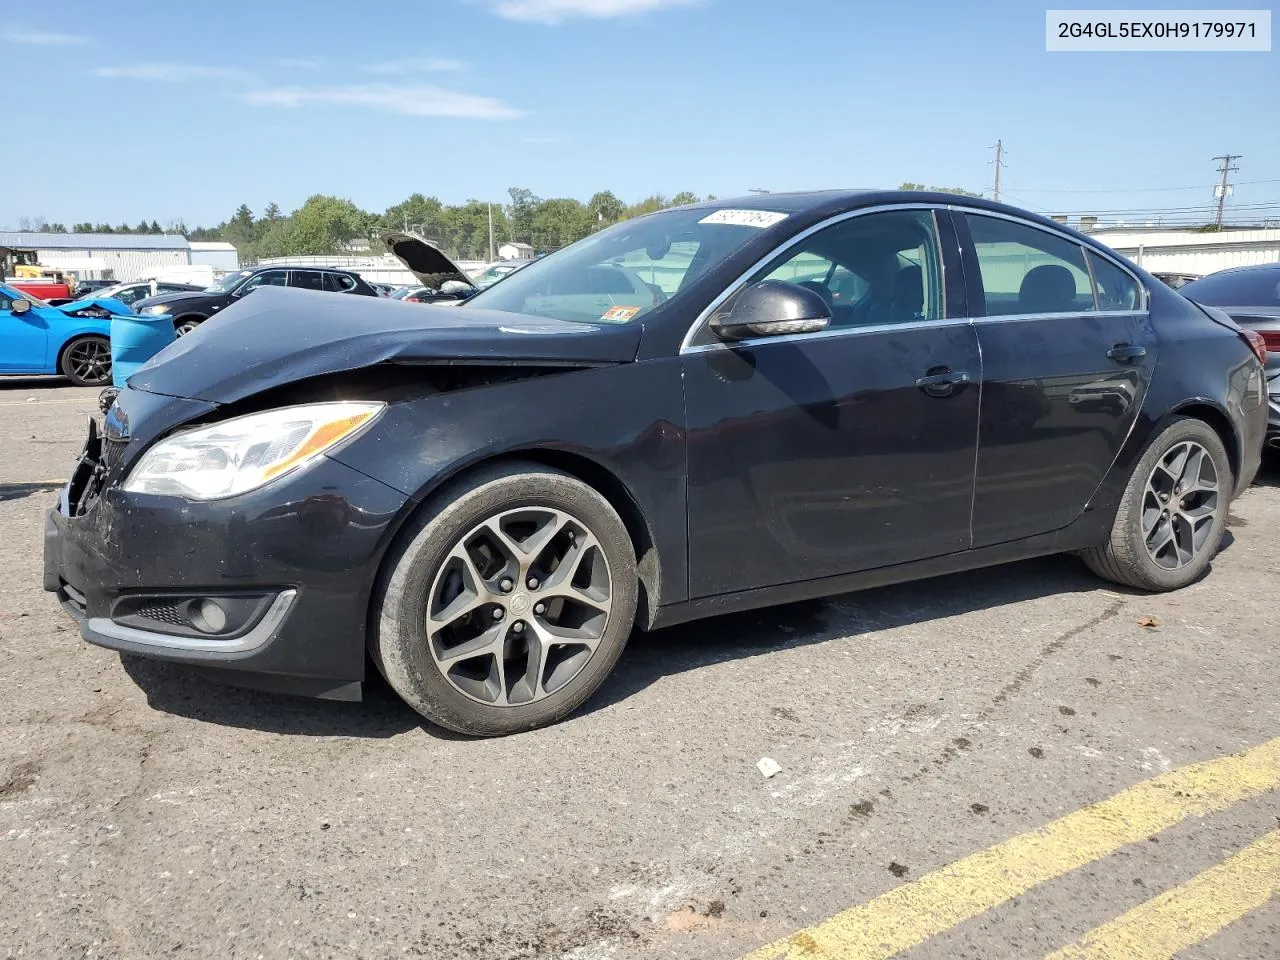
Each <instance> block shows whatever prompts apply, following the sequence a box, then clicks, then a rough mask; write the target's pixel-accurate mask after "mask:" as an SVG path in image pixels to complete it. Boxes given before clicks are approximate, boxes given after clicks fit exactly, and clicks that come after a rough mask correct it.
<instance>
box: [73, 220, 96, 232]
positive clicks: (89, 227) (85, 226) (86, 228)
mask: <svg viewBox="0 0 1280 960" xmlns="http://www.w3.org/2000/svg"><path fill="white" fill-rule="evenodd" d="M71 232H72V233H93V224H92V223H90V222H89V221H88V220H86V221H85V222H84V223H77V224H73V225H72V227H71Z"/></svg>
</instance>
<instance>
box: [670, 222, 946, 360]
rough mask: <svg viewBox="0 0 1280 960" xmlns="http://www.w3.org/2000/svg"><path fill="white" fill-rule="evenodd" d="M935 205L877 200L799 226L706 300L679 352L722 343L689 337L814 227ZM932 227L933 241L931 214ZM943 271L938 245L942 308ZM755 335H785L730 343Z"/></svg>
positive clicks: (814, 228) (931, 322)
mask: <svg viewBox="0 0 1280 960" xmlns="http://www.w3.org/2000/svg"><path fill="white" fill-rule="evenodd" d="M938 209H940V208H939V206H938V204H936V203H883V204H878V205H876V206H874V207H861V208H859V209H857V210H846V211H845V212H844V213H837V214H835V215H833V216H830V217H828V218H827V219H825V220H821V221H819V222H818V223H815V224H814V225H813V226H811V227H806V228H805V229H804V230H801V231H800V232H799V233H797V234H795V235H794V236H792V237H789V238H788V239H787V240H786V241H785V242H784V243H781V244H779V245H778V246H776V247H774V248H773V249H772V250H770V251H769V252H768V253H767V254H765V255H764V256H763V257H761V258H760V259H759V260H757V261H756V262H755V263H753V264H752V265H751V266H750V267H748V268H747V269H746V270H744V271H743V272H742V273H741V274H740V275H739V276H738V277H737V279H735V280H734V281H733V282H732V283H730V284H729V285H728V286H726V287H725V288H724V290H722V291H721V292H720V293H719V295H717V296H716V298H715V299H714V300H712V301H711V302H710V303H709V304H707V306H706V308H705V309H704V310H703V311H702V312H701V313H699V314H698V317H697V319H696V320H694V321H693V324H692V325H691V326H690V327H689V329H688V330H687V331H685V335H684V339H683V340H681V341H680V350H679V353H680V354H685V353H690V352H693V351H694V350H699V352H700V350H701V348H703V347H715V346H725V344H724V342H723V341H721V342H717V343H704V344H700V345H699V346H698V347H694V346H693V338H694V337H695V336H696V335H697V334H698V331H699V330H701V328H702V326H703V325H704V324H705V323H706V322H707V320H709V319H710V318H711V315H712V314H714V313H715V312H716V310H718V309H719V308H720V307H721V306H722V305H723V304H724V302H725V301H726V300H728V299H729V297H731V296H733V294H735V293H737V292H738V291H739V290H740V289H741V288H742V285H743V284H744V283H746V282H747V280H749V279H750V278H751V275H752V274H753V273H755V272H756V271H757V270H759V269H760V268H761V267H763V266H765V265H766V264H768V263H769V261H771V260H773V259H774V258H775V257H777V256H778V255H779V254H782V253H786V252H787V251H788V250H790V249H791V248H792V247H794V246H795V245H796V244H798V243H801V242H803V241H805V240H808V239H809V238H810V237H811V236H813V235H814V234H815V233H817V232H818V231H820V230H825V229H826V228H827V227H833V226H835V225H836V224H837V223H843V222H844V221H846V220H852V219H853V218H854V217H864V216H867V215H869V214H873V213H884V212H886V211H889V210H929V211H936V210H938ZM933 229H934V242H935V243H936V242H937V240H938V225H937V217H936V216H935V217H934V228H933ZM945 271H946V263H945V260H944V258H943V256H942V251H941V249H939V251H938V273H939V275H940V287H939V295H940V296H941V297H942V305H943V307H942V308H943V310H946V302H947V294H946V290H947V280H946V273H945ZM922 322H924V323H930V324H937V323H943V322H945V321H944V320H926V321H922ZM890 326H892V325H889V324H886V325H885V326H881V327H874V328H867V329H876V330H885V329H888V328H889V327H890ZM850 329H861V328H850ZM828 332H831V333H834V332H836V331H823V334H826V333H828ZM840 332H844V328H841V331H840ZM819 335H822V334H812V333H809V334H797V336H802V337H813V336H819ZM756 339H762V340H774V341H777V340H784V339H786V338H785V337H761V338H755V337H753V338H751V340H735V341H734V343H735V344H746V343H751V342H754V341H755V340H756Z"/></svg>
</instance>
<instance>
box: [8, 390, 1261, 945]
mask: <svg viewBox="0 0 1280 960" xmlns="http://www.w3.org/2000/svg"><path fill="white" fill-rule="evenodd" d="M94 399H95V392H94V391H84V390H75V389H71V388H67V387H62V386H59V385H58V383H57V382H56V381H52V380H30V381H12V380H11V381H7V382H0V436H3V437H4V439H5V445H6V451H5V456H4V459H3V461H2V462H0V550H3V554H2V556H3V560H4V567H5V570H6V572H7V574H8V575H7V576H6V577H4V578H3V580H0V694H2V696H0V745H2V749H0V956H10V957H86V958H97V957H103V958H106V957H113V958H114V957H150V956H159V955H173V956H182V957H216V958H220V960H228V958H239V957H370V958H373V957H389V956H403V955H408V956H422V957H430V958H441V960H446V958H447V960H454V958H472V957H476V958H494V960H515V958H529V957H567V958H573V960H594V958H597V957H599V958H605V957H610V958H618V960H629V958H640V957H645V958H648V957H663V958H668V957H669V958H688V960H732V958H734V957H738V956H741V955H743V954H746V953H748V952H750V951H752V950H754V949H756V948H757V947H759V946H760V945H761V944H765V943H768V942H770V941H772V940H775V939H776V938H779V937H783V936H786V935H787V934H790V933H791V932H792V931H795V930H797V929H799V928H803V927H809V926H811V925H813V924H814V923H816V922H818V921H819V920H821V919H822V918H824V917H827V916H829V915H831V914H835V913H837V912H839V911H842V910H845V909H847V908H849V907H852V906H854V905H857V904H859V903H863V902H865V901H867V900H870V899H871V898H873V897H876V896H877V895H879V894H882V893H884V892H885V891H888V890H891V889H894V888H896V887H898V886H900V885H902V884H904V883H910V882H911V881H913V880H914V879H916V878H918V877H920V876H921V875H923V874H925V873H927V872H929V871H931V870H934V869H936V868H938V867H941V866H943V865H945V864H948V863H950V862H952V861H954V860H956V859H958V858H960V857H965V856H967V855H969V854H971V853H974V852H976V851H980V850H983V849H984V848H987V847H989V846H991V845H992V844H996V843H999V842H1001V841H1003V840H1006V839H1008V838H1010V837H1013V836H1015V835H1018V834H1021V833H1023V832H1025V831H1028V830H1031V829H1033V828H1036V827H1039V826H1041V825H1042V824H1045V823H1047V822H1049V821H1051V820H1054V819H1056V818H1058V817H1061V816H1063V815H1065V814H1068V813H1070V812H1071V811H1073V810H1076V809H1079V808H1080V807H1082V806H1084V805H1086V804H1089V803H1091V802H1094V801H1097V800H1100V799H1102V798H1105V797H1108V796H1110V795H1112V794H1114V793H1116V792H1118V791H1120V790H1123V789H1125V788H1126V787H1129V786H1131V785H1133V784H1135V783H1137V782H1139V781H1142V780H1145V779H1148V778H1150V777H1152V776H1155V775H1157V774H1159V773H1160V772H1162V771H1164V770H1168V769H1172V768H1175V767H1180V766H1183V765H1185V764H1189V763H1194V762H1197V761H1201V760H1206V759H1210V758H1214V757H1219V756H1222V755H1225V754H1230V753H1233V752H1236V751H1240V750H1244V749H1247V748H1251V747H1255V746H1258V745H1259V744H1263V743H1265V742H1267V741H1270V740H1272V739H1274V738H1276V737H1280V707H1278V705H1277V698H1276V690H1277V681H1278V680H1280V652H1278V651H1277V643H1276V639H1277V614H1278V613H1280V605H1278V604H1277V602H1276V595H1277V576H1278V574H1280V543H1278V542H1277V538H1276V536H1275V531H1276V530H1277V529H1280V464H1277V463H1275V462H1274V461H1273V462H1271V463H1270V464H1269V465H1268V467H1267V468H1266V471H1265V473H1264V475H1263V476H1262V477H1261V478H1260V480H1259V483H1258V485H1257V486H1255V488H1254V489H1253V490H1251V491H1250V492H1249V493H1248V494H1247V495H1246V496H1245V497H1243V498H1242V499H1241V500H1239V501H1238V502H1237V503H1236V504H1235V505H1234V506H1233V508H1232V520H1231V526H1230V530H1229V536H1228V543H1227V547H1226V549H1225V550H1224V552H1223V553H1222V554H1221V556H1220V557H1219V558H1218V560H1217V561H1216V562H1215V564H1214V567H1213V570H1212V573H1211V574H1210V576H1208V577H1207V578H1206V579H1205V580H1203V581H1202V582H1201V583H1199V584H1197V585H1195V586H1193V587H1191V588H1189V589H1187V590H1184V591H1182V592H1179V593H1176V594H1171V595H1166V596H1159V597H1148V596H1143V595H1138V594H1134V593H1130V592H1126V591H1120V590H1116V589H1113V588H1112V587H1111V586H1109V585H1107V584H1104V583H1102V582H1100V581H1098V580H1096V579H1094V578H1093V577H1091V576H1090V575H1089V574H1088V573H1087V572H1085V571H1084V570H1083V568H1081V567H1080V566H1078V565H1077V564H1076V563H1075V562H1074V561H1072V560H1071V559H1069V558H1051V559H1046V560H1040V561H1033V562H1027V563H1022V564H1017V565H1013V566H1008V567H1003V568H998V569H995V570H987V571H981V572H977V573H973V574H964V575H959V576H952V577H946V578H942V579H936V580H930V581H926V582H921V583H915V584H910V585H906V586H900V587H893V588H887V589H881V590H875V591H869V592H866V593H861V594H850V595H846V596H841V597H837V598H834V599H831V600H828V601H823V602H814V603H806V604H799V605H793V606H789V607H784V608H778V609H773V610H769V611H764V612H761V613H758V614H747V615H738V616H731V617H722V618H719V619H716V620H711V621H707V622H703V623H696V624H692V625H688V626H684V627H680V628H674V629H670V630H665V631H661V632H658V633H655V634H652V635H649V636H644V635H639V636H637V637H636V638H635V639H634V640H633V643H632V645H631V647H630V648H629V650H628V652H627V653H626V654H625V655H624V658H623V661H622V663H621V666H620V668H619V670H618V672H617V674H616V676H615V677H614V678H613V679H612V680H611V681H610V682H609V683H608V684H607V686H606V687H605V688H604V689H603V690H602V691H601V693H599V694H598V695H597V696H596V697H595V698H594V699H593V700H592V701H591V702H590V703H589V704H588V706H587V708H586V709H585V710H583V711H582V712H581V713H580V714H579V715H577V716H575V717H573V718H571V719H570V720H569V721H567V722H565V723H562V724H560V725H558V726H556V727H553V728H551V729H547V730H541V731H537V732H534V733H530V734H525V735H521V736H517V737H511V738H508V739H503V740H494V741H474V740H467V739H463V738H458V737H455V736H451V735H447V734H445V733H443V732H442V731H440V730H436V729H433V728H429V727H426V726H424V725H423V724H422V723H421V722H420V721H419V719H418V718H417V716H416V714H414V713H412V712H411V711H409V710H408V709H407V708H405V707H403V706H402V705H400V704H399V703H398V702H397V701H395V700H394V698H393V697H392V696H391V695H390V694H389V693H387V692H386V691H385V689H383V688H380V687H374V689H373V690H372V692H371V694H370V696H369V697H368V699H367V700H366V702H365V703H363V704H344V703H328V702H319V701H306V700H299V699H292V698H287V697H276V696H269V695H265V694H259V693H252V692H246V691H242V690H237V689H234V688H231V687H225V686H222V685H219V684H216V683H214V682H211V681H209V680H206V679H203V678H201V677H197V676H195V675H192V674H191V673H190V672H188V671H186V670H184V669H182V668H180V667H176V666H170V665H162V664H158V663H152V662H147V661H144V660H140V659H136V658H131V657H122V656H120V655H117V654H114V653H110V652H108V651H105V650H101V649H98V648H96V647H91V646H88V645H86V644H84V643H82V642H81V641H80V639H79V636H78V633H77V632H76V630H75V629H74V628H73V626H72V624H71V621H70V620H69V619H68V618H67V617H66V616H65V615H64V614H63V613H62V611H61V610H60V609H59V608H58V606H57V604H56V602H55V601H54V599H53V597H52V596H50V595H48V594H45V593H43V592H42V591H41V588H40V549H41V543H40V530H41V526H40V524H41V515H42V512H43V511H44V510H46V509H47V508H48V506H49V505H50V504H51V502H52V500H53V499H54V496H55V490H56V487H55V486H52V485H50V483H49V481H56V480H58V479H59V478H61V477H64V476H66V475H67V473H68V472H69V470H70V466H71V462H72V460H73V459H74V456H75V454H76V453H77V451H78V449H79V445H80V443H81V440H82V438H83V433H84V422H85V417H86V416H87V415H89V414H90V413H92V412H93V411H94V409H95V403H94ZM1144 623H1145V624H1148V625H1145V626H1144V625H1143V624H1144ZM1151 624H1154V625H1151ZM766 756H767V757H771V758H773V759H775V760H776V761H777V762H778V763H779V764H780V765H781V767H782V772H781V773H779V774H778V775H777V776H776V777H774V778H772V779H768V780H766V779H764V778H763V777H762V776H761V775H760V773H759V772H758V771H757V769H756V762H757V761H758V760H759V759H761V758H762V757H766ZM1278 813H1280V806H1278V805H1277V802H1276V795H1275V794H1274V793H1264V794H1262V795H1260V796H1255V797H1253V798H1252V799H1247V800H1244V801H1241V802H1239V803H1236V804H1232V805H1230V806H1229V807H1227V808H1226V809H1225V810H1222V811H1221V812H1219V813H1215V814H1212V815H1210V816H1207V817H1204V818H1200V817H1193V818H1191V819H1188V820H1186V821H1184V822H1182V823H1180V824H1178V825H1176V826H1173V827H1172V828H1170V829H1169V830H1167V831H1165V832H1164V833H1162V834H1160V836H1159V837H1158V838H1157V839H1158V840H1159V841H1160V842H1158V843H1145V844H1139V845H1137V846H1132V847H1127V848H1125V849H1123V850H1119V851H1116V852H1114V853H1112V854H1109V855H1107V856H1105V857H1103V858H1101V859H1099V860H1097V861H1096V862H1094V863H1092V864H1090V865H1088V866H1086V867H1084V868H1082V869H1079V870H1075V871H1072V872H1069V873H1065V874H1064V875H1063V876H1060V877H1058V878H1056V879H1053V880H1050V881H1049V882H1047V883H1044V884H1042V885H1040V886H1037V887H1035V888H1034V889H1032V890H1031V891H1029V892H1027V893H1026V894H1025V895H1021V896H1018V897H1016V898H1014V899H1013V900H1012V901H1010V902H1008V903H1006V904H1004V905H1003V906H1000V907H998V908H996V909H994V910H992V911H990V912H988V913H984V914H982V915H981V916H978V917H974V918H973V919H970V920H966V921H964V922H961V923H959V924H958V925H955V926H953V927H952V928H951V929H949V930H947V931H946V932H944V933H943V934H941V935H940V936H938V937H935V938H933V939H931V940H928V941H926V942H924V943H922V944H920V945H919V946H916V947H914V948H912V949H911V950H909V951H908V953H907V954H906V956H909V957H912V958H917V957H919V958H923V957H929V958H933V957H937V958H948V960H952V958H974V960H978V958H981V960H1001V958H1010V960H1013V958H1024V957H1039V956H1041V955H1043V954H1045V953H1048V952H1050V951H1052V950H1054V949H1056V948H1058V947H1060V946H1062V945H1063V944H1066V943H1069V942H1071V941H1072V940H1074V939H1076V938H1077V937H1080V936H1081V935H1082V934H1084V933H1085V932H1086V931H1088V930H1090V929H1092V928H1094V927H1096V926H1098V925H1099V924H1102V923H1105V922H1107V921H1109V920H1111V919H1112V918H1114V917H1116V916H1118V915H1119V914H1121V913H1123V912H1124V911H1126V910H1129V909H1130V908H1132V907H1135V906H1137V905H1138V904H1140V903H1142V902H1143V901H1145V900H1148V899H1149V898H1151V897H1153V896H1155V895H1157V894H1158V893H1160V891H1162V890H1166V889H1168V888H1170V887H1173V886H1175V885H1178V884H1182V883H1184V882H1186V881H1187V880H1189V879H1190V878H1191V877H1193V876H1194V875H1196V874H1199V873H1201V872H1202V871H1204V870H1206V869H1208V868H1210V867H1212V866H1213V865H1214V864H1217V863H1219V862H1221V861H1222V860H1223V859H1224V858H1226V857H1228V856H1230V855H1231V854H1232V853H1234V852H1235V851H1237V850H1239V849H1241V848H1242V847H1245V846H1246V845H1248V844H1250V843H1252V842H1254V841H1255V840H1257V839H1258V838H1259V837H1262V836H1263V835H1264V834H1266V833H1267V832H1268V831H1272V830H1275V829H1276V827H1277V825H1278V820H1277V814H1278ZM902 922H903V923H904V924H905V923H907V922H908V921H907V920H905V919H904V920H903V921H902ZM1277 943H1280V906H1277V901H1276V900H1272V901H1271V902H1270V903H1269V904H1267V905H1265V906H1262V907H1261V908H1260V909H1257V910H1254V911H1252V912H1251V913H1249V914H1248V915H1247V916H1246V917H1245V918H1244V919H1242V920H1240V921H1239V922H1236V923H1233V924H1231V925H1230V926H1227V927H1226V928H1225V929H1224V930H1222V932H1220V933H1217V934H1216V935H1214V936H1213V937H1212V938H1210V939H1207V940H1204V941H1203V942H1202V943H1200V944H1199V945H1197V946H1194V947H1192V948H1190V950H1188V951H1187V952H1186V953H1185V954H1183V956H1186V957H1191V958H1195V960H1210V958H1226V957H1232V958H1256V960H1274V958H1275V957H1276V956H1277V953H1276V949H1277V948H1276V944H1277ZM1126 956H1128V955H1127V954H1126ZM1144 956H1145V954H1144Z"/></svg>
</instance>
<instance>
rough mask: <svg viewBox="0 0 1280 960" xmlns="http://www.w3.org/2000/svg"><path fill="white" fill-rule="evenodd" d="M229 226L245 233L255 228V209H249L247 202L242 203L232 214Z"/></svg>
mask: <svg viewBox="0 0 1280 960" xmlns="http://www.w3.org/2000/svg"><path fill="white" fill-rule="evenodd" d="M227 226H228V227H235V228H238V229H240V230H243V231H244V232H245V233H248V232H249V231H250V230H252V229H253V211H252V210H250V209H249V205H248V204H247V203H242V204H240V206H238V207H236V212H235V213H233V214H232V215H231V219H230V220H229V221H228V222H227Z"/></svg>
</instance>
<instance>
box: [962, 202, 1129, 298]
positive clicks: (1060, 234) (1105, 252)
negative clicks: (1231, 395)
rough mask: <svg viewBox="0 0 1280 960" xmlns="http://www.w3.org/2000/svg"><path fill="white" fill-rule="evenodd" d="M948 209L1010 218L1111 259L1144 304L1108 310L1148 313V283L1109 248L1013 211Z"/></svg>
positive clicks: (1086, 262) (1014, 221)
mask: <svg viewBox="0 0 1280 960" xmlns="http://www.w3.org/2000/svg"><path fill="white" fill-rule="evenodd" d="M947 209H948V210H950V211H951V212H952V213H965V214H969V213H971V214H973V215H974V216H975V217H993V218H994V219H996V220H1008V221H1010V222H1011V223H1017V224H1021V225H1022V226H1024V227H1030V228H1031V229H1032V230H1039V231H1040V232H1042V233H1047V234H1050V235H1051V236H1055V237H1057V238H1058V239H1060V240H1066V241H1067V242H1068V243H1074V244H1075V245H1076V246H1077V247H1080V248H1081V249H1082V250H1087V251H1088V252H1089V253H1092V254H1094V255H1096V256H1099V257H1102V258H1103V259H1104V260H1109V261H1111V263H1113V264H1114V265H1115V266H1116V267H1118V268H1119V269H1121V270H1123V271H1124V272H1125V273H1127V274H1128V275H1129V279H1131V280H1132V281H1133V282H1134V283H1135V284H1137V286H1138V292H1139V293H1141V295H1142V304H1141V307H1140V309H1137V310H1123V311H1108V312H1119V313H1146V311H1147V309H1148V308H1149V307H1150V299H1149V293H1148V290H1147V286H1146V284H1144V283H1143V282H1142V281H1141V280H1139V279H1138V275H1137V274H1136V273H1134V272H1133V270H1132V269H1131V268H1129V267H1127V266H1125V264H1124V263H1123V261H1121V260H1120V259H1119V258H1118V256H1117V255H1116V254H1114V253H1112V252H1110V251H1109V250H1099V249H1098V248H1097V247H1094V246H1091V245H1089V244H1087V243H1081V242H1080V240H1079V238H1077V237H1073V236H1071V234H1069V233H1067V232H1065V231H1063V230H1055V229H1053V228H1052V227H1047V226H1045V225H1044V224H1042V223H1032V222H1031V221H1029V220H1027V219H1026V218H1025V217H1017V216H1014V215H1013V214H1011V213H1005V212H1003V211H1000V210H984V209H982V208H980V207H970V206H965V205H964V204H960V203H951V204H948V205H947ZM1088 263H1089V258H1088V257H1086V258H1085V264H1086V265H1087V264H1088ZM1089 277H1090V280H1092V278H1093V271H1092V270H1090V271H1089ZM1094 305H1095V306H1097V285H1096V284H1095V285H1094ZM1093 312H1094V313H1095V314H1097V313H1098V311H1096V310H1095V311H1093ZM1034 316H1049V314H1034Z"/></svg>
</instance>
